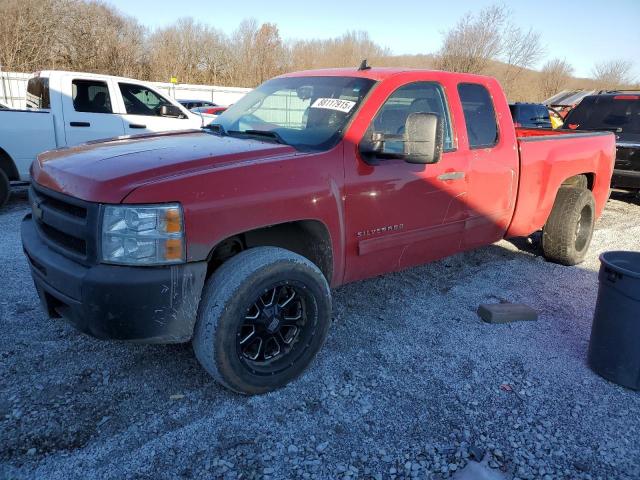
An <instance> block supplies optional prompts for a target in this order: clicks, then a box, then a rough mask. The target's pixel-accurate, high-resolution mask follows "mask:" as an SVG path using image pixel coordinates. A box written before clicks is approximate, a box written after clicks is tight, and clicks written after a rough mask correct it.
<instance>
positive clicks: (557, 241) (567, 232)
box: [542, 187, 595, 265]
mask: <svg viewBox="0 0 640 480" xmlns="http://www.w3.org/2000/svg"><path fill="white" fill-rule="evenodd" d="M594 224H595V200H594V199H593V194H592V193H591V191H589V190H587V189H586V188H575V187H562V188H560V190H559V191H558V195H557V197H556V201H555V203H554V204H553V209H552V210H551V214H550V215H549V218H548V220H547V223H546V224H545V226H544V228H543V229H542V250H543V252H544V256H545V257H546V258H547V259H549V260H551V261H552V262H556V263H560V264H562V265H576V264H578V263H580V262H582V261H583V260H584V257H585V255H586V254H587V250H588V249H589V245H590V244H591V237H592V236H593V227H594Z"/></svg>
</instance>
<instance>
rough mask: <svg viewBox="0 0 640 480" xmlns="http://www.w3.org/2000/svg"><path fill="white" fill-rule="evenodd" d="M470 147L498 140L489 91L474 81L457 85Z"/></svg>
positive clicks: (491, 144) (494, 114) (487, 145)
mask: <svg viewBox="0 0 640 480" xmlns="http://www.w3.org/2000/svg"><path fill="white" fill-rule="evenodd" d="M458 93H459V94H460V101H461V102H462V110H463V111H464V121H465V123H466V124H467V135H468V136H469V146H470V147H471V148H479V147H491V146H493V145H495V144H496V142H497V141H498V125H497V124H496V112H495V110H494V108H493V102H492V100H491V95H489V91H488V90H487V89H486V88H484V87H483V86H482V85H478V84H476V83H462V84H460V85H458Z"/></svg>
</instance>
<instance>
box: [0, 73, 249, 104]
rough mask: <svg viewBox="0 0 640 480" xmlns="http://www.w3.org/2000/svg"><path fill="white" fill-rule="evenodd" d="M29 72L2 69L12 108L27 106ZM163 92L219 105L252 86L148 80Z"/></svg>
mask: <svg viewBox="0 0 640 480" xmlns="http://www.w3.org/2000/svg"><path fill="white" fill-rule="evenodd" d="M30 77H31V74H29V73H17V72H1V71H0V102H1V103H4V104H6V105H7V106H9V107H11V108H25V99H26V93H27V81H28V80H29V78H30ZM146 83H148V84H149V85H152V86H153V87H155V88H156V89H158V91H160V92H161V93H164V94H165V95H167V96H170V97H172V98H175V99H177V100H208V101H210V102H214V103H217V104H219V105H231V104H232V103H235V102H237V101H238V100H240V99H241V98H242V97H243V96H244V95H245V94H246V93H247V92H249V91H251V89H250V88H239V87H218V86H213V85H189V84H178V85H174V84H171V83H162V82H146Z"/></svg>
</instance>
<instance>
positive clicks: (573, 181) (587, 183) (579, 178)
mask: <svg viewBox="0 0 640 480" xmlns="http://www.w3.org/2000/svg"><path fill="white" fill-rule="evenodd" d="M595 180H596V174H595V173H593V172H584V173H578V174H576V175H572V176H571V177H569V178H566V179H564V181H563V182H562V184H561V185H560V187H565V186H571V187H583V188H587V189H588V190H591V191H593V186H594V185H595ZM557 194H558V193H557V192H556V196H557Z"/></svg>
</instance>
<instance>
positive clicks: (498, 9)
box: [436, 5, 508, 73]
mask: <svg viewBox="0 0 640 480" xmlns="http://www.w3.org/2000/svg"><path fill="white" fill-rule="evenodd" d="M507 20H508V12H507V9H506V7H504V6H498V5H493V6H490V7H487V8H484V9H482V10H480V12H479V13H478V14H477V15H473V14H471V13H467V14H465V15H464V16H463V17H462V18H461V19H460V20H459V21H458V23H457V24H456V25H455V26H454V27H453V28H452V29H451V30H449V31H448V32H446V33H445V34H444V39H443V43H442V47H441V48H440V51H439V52H438V54H437V56H436V66H437V68H439V69H441V70H448V71H452V72H461V73H484V72H485V71H486V70H487V68H488V67H489V65H490V64H491V61H492V60H495V59H497V58H498V56H499V55H500V54H501V53H502V52H503V38H502V31H503V29H504V27H505V25H506V24H507Z"/></svg>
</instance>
